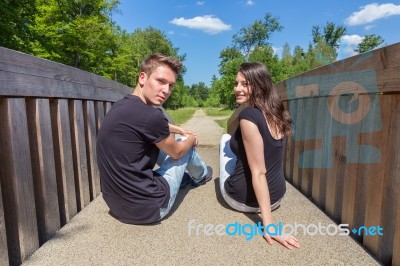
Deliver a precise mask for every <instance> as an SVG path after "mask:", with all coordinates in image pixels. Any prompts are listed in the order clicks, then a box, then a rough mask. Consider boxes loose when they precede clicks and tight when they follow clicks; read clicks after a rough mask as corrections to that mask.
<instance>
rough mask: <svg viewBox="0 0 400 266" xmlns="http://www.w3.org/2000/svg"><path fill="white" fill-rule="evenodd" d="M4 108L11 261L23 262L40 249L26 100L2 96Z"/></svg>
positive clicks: (0, 172)
mask: <svg viewBox="0 0 400 266" xmlns="http://www.w3.org/2000/svg"><path fill="white" fill-rule="evenodd" d="M0 108H1V110H0V124H1V125H2V128H1V130H0V132H1V133H0V144H1V145H0V161H1V162H2V167H0V178H1V187H2V194H3V195H2V196H3V199H6V200H4V201H3V207H4V216H5V224H6V232H7V239H8V249H9V260H10V264H11V265H17V264H18V265H19V264H21V263H22V262H23V261H24V260H25V259H26V258H28V257H29V256H30V255H31V254H32V253H33V252H34V251H35V250H36V249H38V248H39V238H38V230H37V220H36V206H35V196H34V189H33V177H32V165H31V155H30V150H29V135H28V125H27V117H26V105H25V99H23V98H11V99H1V100H0Z"/></svg>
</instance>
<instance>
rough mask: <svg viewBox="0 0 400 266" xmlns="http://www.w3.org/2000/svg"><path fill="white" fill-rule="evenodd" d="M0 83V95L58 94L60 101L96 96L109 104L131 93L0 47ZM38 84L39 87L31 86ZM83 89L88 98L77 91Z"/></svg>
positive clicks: (106, 81)
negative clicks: (60, 97)
mask: <svg viewBox="0 0 400 266" xmlns="http://www.w3.org/2000/svg"><path fill="white" fill-rule="evenodd" d="M0 80H1V81H0V95H10V93H11V95H16V96H17V95H18V96H33V95H30V94H31V93H33V94H35V95H36V94H37V93H39V96H42V97H52V96H51V95H54V94H55V93H61V94H62V95H65V96H64V98H81V97H79V95H91V97H97V96H96V94H97V95H98V96H99V97H102V96H107V95H108V96H111V98H109V99H108V100H110V101H113V100H112V99H114V100H116V99H120V98H122V97H123V96H124V95H126V94H131V93H132V89H131V88H129V87H128V86H125V85H122V84H120V83H117V82H115V81H113V80H110V79H107V78H104V77H101V76H98V75H95V74H92V73H88V72H86V71H83V70H80V69H77V68H74V67H70V66H66V65H63V64H60V63H56V62H52V61H49V60H45V59H41V58H38V57H34V56H31V55H27V54H24V53H21V52H17V51H13V50H10V49H7V48H3V47H0ZM30 82H31V83H32V84H30ZM39 83H40V85H42V86H35V85H39ZM21 85H25V86H28V87H25V86H21ZM81 86H82V87H81ZM85 87H86V88H89V90H90V91H91V92H90V93H89V94H87V92H85V91H82V90H80V89H79V88H85ZM28 88H29V89H28ZM30 89H32V92H30ZM92 89H93V91H92ZM62 90H65V92H64V93H63V92H62ZM74 94H75V96H74ZM93 99H97V98H93ZM103 100H107V98H103Z"/></svg>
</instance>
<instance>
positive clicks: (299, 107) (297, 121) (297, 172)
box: [292, 99, 303, 189]
mask: <svg viewBox="0 0 400 266" xmlns="http://www.w3.org/2000/svg"><path fill="white" fill-rule="evenodd" d="M295 102H296V104H295V105H294V106H295V107H296V109H295V110H296V111H295V112H296V113H295V114H294V115H293V124H294V140H295V141H294V143H293V144H294V148H293V166H292V169H293V172H292V180H293V185H294V186H295V187H297V188H298V189H300V186H301V169H300V167H299V158H300V153H301V152H302V151H303V142H302V141H300V135H301V134H302V130H303V127H302V124H301V123H302V121H303V120H302V116H301V115H302V111H303V100H302V99H297V100H296V101H295Z"/></svg>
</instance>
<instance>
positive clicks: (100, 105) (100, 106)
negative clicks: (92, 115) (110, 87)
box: [94, 101, 105, 133]
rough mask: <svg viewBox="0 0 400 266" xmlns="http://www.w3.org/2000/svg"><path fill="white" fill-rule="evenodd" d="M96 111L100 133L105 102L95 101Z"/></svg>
mask: <svg viewBox="0 0 400 266" xmlns="http://www.w3.org/2000/svg"><path fill="white" fill-rule="evenodd" d="M94 107H95V112H96V133H99V129H100V127H101V123H102V122H103V119H104V115H105V113H104V103H103V102H99V101H96V102H95V105H94Z"/></svg>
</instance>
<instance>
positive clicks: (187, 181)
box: [179, 172, 192, 189]
mask: <svg viewBox="0 0 400 266" xmlns="http://www.w3.org/2000/svg"><path fill="white" fill-rule="evenodd" d="M190 183H192V177H191V176H190V175H189V173H187V172H185V173H184V174H183V178H182V182H181V185H180V186H179V189H185V188H186V187H187V186H188V185H189V184H190Z"/></svg>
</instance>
